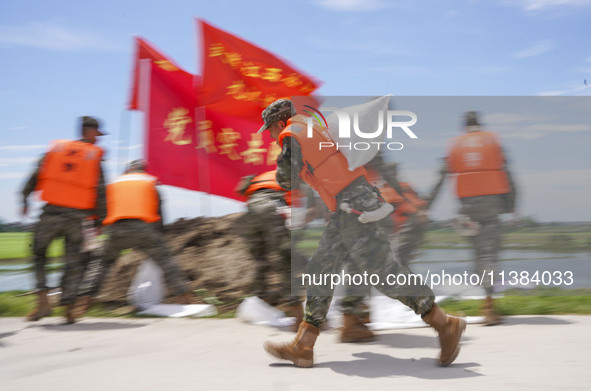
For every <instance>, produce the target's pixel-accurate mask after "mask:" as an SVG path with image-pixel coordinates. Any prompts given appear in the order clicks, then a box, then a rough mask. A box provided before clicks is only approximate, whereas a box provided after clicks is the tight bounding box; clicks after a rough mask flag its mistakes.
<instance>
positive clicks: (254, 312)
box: [236, 296, 295, 327]
mask: <svg viewBox="0 0 591 391" xmlns="http://www.w3.org/2000/svg"><path fill="white" fill-rule="evenodd" d="M236 317H238V318H240V319H242V320H244V321H245V322H249V323H253V324H260V325H268V326H275V327H287V326H291V325H293V324H294V323H295V319H294V318H291V317H286V316H285V313H284V312H283V311H280V310H278V309H277V308H274V307H272V306H271V305H269V304H267V303H266V302H265V301H263V300H261V299H259V298H258V297H256V296H251V297H247V298H246V299H244V300H242V303H240V305H239V306H238V308H237V309H236Z"/></svg>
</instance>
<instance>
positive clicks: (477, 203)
mask: <svg viewBox="0 0 591 391" xmlns="http://www.w3.org/2000/svg"><path fill="white" fill-rule="evenodd" d="M460 201H461V203H462V208H461V210H460V212H461V213H462V214H465V215H467V216H468V217H470V220H472V221H475V222H477V223H478V224H479V226H480V228H479V230H478V233H477V234H476V235H474V236H470V237H469V240H470V242H471V243H472V247H473V249H474V259H475V261H476V273H478V275H482V274H483V273H484V274H485V275H488V273H489V272H493V273H496V271H497V268H498V262H499V251H500V249H501V223H500V221H499V215H500V214H501V213H502V211H503V205H504V202H505V201H504V198H503V196H502V195H486V196H477V197H466V198H462V199H461V200H460ZM482 286H483V287H484V291H485V292H486V294H487V295H491V294H492V293H493V286H492V284H491V279H489V278H485V279H484V281H483V284H482Z"/></svg>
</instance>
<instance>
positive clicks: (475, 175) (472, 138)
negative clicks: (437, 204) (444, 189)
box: [447, 131, 509, 198]
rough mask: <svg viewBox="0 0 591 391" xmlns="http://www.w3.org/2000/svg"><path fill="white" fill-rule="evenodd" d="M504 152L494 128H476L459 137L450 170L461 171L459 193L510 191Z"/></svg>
mask: <svg viewBox="0 0 591 391" xmlns="http://www.w3.org/2000/svg"><path fill="white" fill-rule="evenodd" d="M504 162H505V159H504V156H503V151H502V150H501V146H500V144H499V142H498V141H497V138H496V136H495V134H494V133H492V132H484V131H476V132H470V133H466V134H464V135H461V136H459V137H456V138H455V139H454V141H453V144H452V147H451V148H450V152H449V154H448V158H447V165H448V168H449V172H451V173H455V174H458V175H457V182H456V194H457V196H458V197H460V198H463V197H473V196H481V195H492V194H505V193H508V192H509V182H508V180H507V174H506V173H505V171H504V170H503V167H504Z"/></svg>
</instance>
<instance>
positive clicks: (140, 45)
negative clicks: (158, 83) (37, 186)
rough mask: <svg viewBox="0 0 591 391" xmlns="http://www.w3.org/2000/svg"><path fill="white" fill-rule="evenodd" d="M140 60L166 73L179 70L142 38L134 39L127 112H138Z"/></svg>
mask: <svg viewBox="0 0 591 391" xmlns="http://www.w3.org/2000/svg"><path fill="white" fill-rule="evenodd" d="M141 60H150V61H151V62H152V63H153V64H155V65H157V66H159V67H160V68H162V69H165V70H167V71H176V70H179V67H178V66H177V65H176V64H175V63H174V62H172V60H170V59H169V58H168V57H167V56H165V55H164V54H162V53H160V52H159V51H158V50H156V49H155V48H154V47H153V46H152V45H150V44H149V43H148V42H147V41H146V40H144V39H143V38H139V37H135V56H134V61H133V80H132V84H131V94H130V97H129V103H128V105H127V109H128V110H139V102H138V90H139V84H140V65H141Z"/></svg>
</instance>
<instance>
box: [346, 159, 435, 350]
mask: <svg viewBox="0 0 591 391" xmlns="http://www.w3.org/2000/svg"><path fill="white" fill-rule="evenodd" d="M366 168H367V169H368V170H370V171H371V172H375V173H379V176H378V177H372V185H374V186H375V187H377V188H378V189H379V190H380V192H381V197H382V198H384V200H386V201H387V202H391V203H392V205H393V206H394V208H395V212H394V213H392V214H391V215H390V216H391V217H392V220H393V222H394V226H393V230H392V232H391V233H390V237H389V240H390V247H391V249H392V251H393V252H394V254H395V259H396V262H398V263H400V264H401V265H402V266H404V267H407V268H408V267H409V262H410V260H411V257H412V255H413V252H414V250H415V249H416V248H417V247H418V246H419V245H420V244H421V242H422V240H423V235H424V226H425V224H426V223H427V217H426V209H427V205H426V202H425V201H423V200H422V199H420V198H419V197H418V195H417V194H416V193H414V191H412V189H410V187H409V186H408V184H406V183H404V184H401V183H400V182H398V179H397V175H398V173H397V164H396V163H394V162H384V161H383V160H382V158H381V156H380V155H377V156H376V157H375V158H374V159H373V160H372V161H371V162H369V163H368V164H367V165H366ZM373 181H377V182H376V183H373ZM392 192H394V196H392V195H391V194H390V193H392ZM411 194H412V197H411ZM347 267H348V270H347V271H348V273H359V272H360V271H359V270H358V268H357V267H356V266H355V264H353V263H351V264H349V265H348V266H347ZM370 293H371V289H370V287H369V286H350V285H349V286H346V287H345V296H344V297H343V298H342V299H341V302H340V304H341V309H342V311H343V314H344V322H343V327H342V328H341V332H340V340H341V342H368V341H372V340H373V339H374V337H375V335H374V334H373V333H372V332H371V331H370V330H369V328H367V326H366V325H365V324H366V323H369V316H370V314H369V308H368V306H367V305H366V304H365V303H364V300H365V298H367V297H369V296H370Z"/></svg>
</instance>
